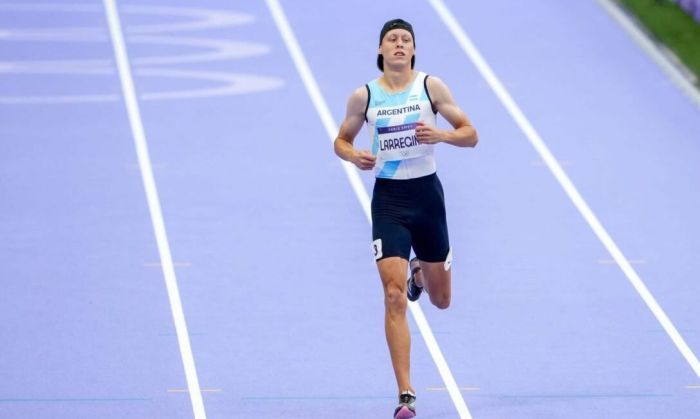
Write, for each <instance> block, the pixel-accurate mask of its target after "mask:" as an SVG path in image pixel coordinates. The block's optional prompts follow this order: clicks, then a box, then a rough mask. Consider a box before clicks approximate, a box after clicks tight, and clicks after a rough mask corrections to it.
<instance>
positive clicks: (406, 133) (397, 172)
mask: <svg viewBox="0 0 700 419" xmlns="http://www.w3.org/2000/svg"><path fill="white" fill-rule="evenodd" d="M427 78H428V75H427V74H425V73H422V72H421V73H418V75H417V76H416V78H415V80H414V81H413V83H412V84H411V86H409V87H408V88H407V89H406V90H404V91H403V92H398V93H388V92H387V91H385V90H384V89H382V88H381V87H380V86H379V83H378V80H379V79H375V80H372V81H371V82H369V83H368V84H367V89H368V91H369V101H368V103H367V111H366V112H365V117H366V118H367V127H368V128H369V134H370V138H371V139H372V154H373V155H375V156H377V161H376V164H375V166H374V174H375V176H376V177H378V178H385V179H413V178H417V177H422V176H427V175H430V174H432V173H435V170H436V166H435V157H434V155H433V145H432V144H420V143H418V140H417V139H416V122H418V121H422V122H425V123H426V124H427V125H432V126H435V122H436V115H435V112H434V111H433V104H432V102H431V101H430V97H429V96H428V92H427V90H426V88H425V85H426V79H427Z"/></svg>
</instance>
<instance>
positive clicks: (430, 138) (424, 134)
mask: <svg viewBox="0 0 700 419" xmlns="http://www.w3.org/2000/svg"><path fill="white" fill-rule="evenodd" d="M444 136H445V133H444V132H443V131H442V130H439V129H437V128H435V127H434V126H432V125H428V124H426V123H425V122H423V121H418V122H416V138H417V139H418V142H419V143H421V144H436V143H439V142H441V141H443V138H444Z"/></svg>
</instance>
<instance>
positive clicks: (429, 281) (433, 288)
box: [420, 261, 452, 299]
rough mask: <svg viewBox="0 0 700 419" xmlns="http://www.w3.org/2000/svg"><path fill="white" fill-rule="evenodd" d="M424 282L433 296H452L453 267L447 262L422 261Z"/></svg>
mask: <svg viewBox="0 0 700 419" xmlns="http://www.w3.org/2000/svg"><path fill="white" fill-rule="evenodd" d="M420 267H421V272H422V273H423V278H424V281H423V284H424V285H427V287H428V294H429V295H430V296H431V298H436V297H441V298H448V299H449V298H450V296H451V294H452V269H451V266H450V264H449V263H445V262H424V261H420Z"/></svg>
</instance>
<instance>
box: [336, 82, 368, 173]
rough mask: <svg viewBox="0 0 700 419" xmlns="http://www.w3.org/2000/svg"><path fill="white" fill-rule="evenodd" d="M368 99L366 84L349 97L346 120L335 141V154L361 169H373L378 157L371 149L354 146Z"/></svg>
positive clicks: (363, 118)
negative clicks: (358, 148) (359, 148)
mask: <svg viewBox="0 0 700 419" xmlns="http://www.w3.org/2000/svg"><path fill="white" fill-rule="evenodd" d="M368 99H369V98H368V97H367V89H366V88H365V87H364V86H363V87H361V88H359V89H357V90H355V91H354V92H353V93H352V95H351V96H350V99H348V107H347V111H346V114H345V120H343V123H342V124H341V125H340V131H339V132H338V136H337V137H336V138H335V142H334V143H333V146H334V148H335V154H337V155H338V157H340V158H341V159H343V160H345V161H349V162H350V163H352V164H354V165H355V166H357V167H358V168H359V169H361V170H370V169H372V168H373V167H374V163H375V161H376V159H377V158H376V157H375V156H373V155H372V153H371V152H370V151H369V150H356V149H355V148H354V147H353V143H354V141H355V137H356V136H357V133H358V132H360V129H361V128H362V124H364V122H365V109H366V108H367V100H368Z"/></svg>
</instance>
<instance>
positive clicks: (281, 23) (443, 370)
mask: <svg viewBox="0 0 700 419" xmlns="http://www.w3.org/2000/svg"><path fill="white" fill-rule="evenodd" d="M266 2H267V5H268V7H269V9H270V12H271V14H272V17H273V18H274V20H275V23H276V25H277V28H278V29H279V31H280V34H281V35H282V38H283V39H284V43H285V44H286V46H287V49H288V50H289V54H290V55H291V56H292V60H293V61H294V65H295V66H296V68H297V72H298V73H299V76H300V77H301V79H302V81H303V83H304V86H305V87H306V90H307V92H308V94H309V96H310V97H311V101H312V102H313V104H314V107H315V108H316V112H317V113H318V116H319V117H320V118H321V122H322V123H323V126H324V128H325V129H326V133H327V134H328V137H329V139H330V140H331V142H333V141H334V140H335V135H336V134H337V133H338V127H337V126H336V123H335V121H334V119H333V116H332V114H331V111H330V109H329V108H328V105H327V104H326V100H325V99H324V97H323V94H322V93H321V89H320V88H319V87H318V83H316V79H315V78H314V75H313V73H312V72H311V68H310V67H309V64H308V62H307V61H306V58H305V57H304V53H303V52H302V50H301V47H300V46H299V42H298V41H297V39H296V36H295V35H294V32H293V31H292V27H291V25H290V24H289V21H288V20H287V17H286V16H285V14H284V10H283V9H282V6H281V5H280V3H279V2H278V0H266ZM341 162H342V165H343V168H344V170H345V173H346V175H347V177H348V180H349V181H350V184H351V185H352V188H353V190H354V191H355V196H357V199H358V200H359V201H360V205H362V209H363V211H364V213H365V216H366V217H367V220H368V221H369V223H370V224H371V223H372V215H371V210H370V198H369V194H368V193H367V190H366V189H365V187H364V185H363V184H362V180H361V179H360V175H359V174H358V173H357V170H355V167H354V166H353V165H352V164H350V163H348V162H346V161H342V160H341ZM409 308H410V310H411V314H412V315H413V319H414V320H415V322H416V324H417V325H418V329H419V330H420V331H421V335H422V336H423V340H424V341H425V344H426V346H427V347H428V350H429V351H430V355H431V356H432V357H433V362H435V365H436V366H437V368H438V371H439V372H440V376H441V377H442V380H443V381H444V383H445V386H446V387H447V389H448V391H449V393H450V397H451V398H452V402H453V403H454V405H455V407H456V408H457V412H458V413H459V415H460V417H461V418H469V419H471V417H472V416H471V414H470V413H469V409H468V408H467V404H466V403H465V401H464V398H463V397H462V394H461V393H460V391H459V389H458V388H457V383H456V382H455V379H454V376H453V375H452V371H450V368H449V366H448V365H447V361H446V360H445V357H444V356H443V354H442V351H441V350H440V347H439V346H438V343H437V341H436V340H435V336H434V335H433V332H432V330H431V329H430V325H429V324H428V321H427V319H426V318H425V314H424V313H423V310H422V309H421V307H420V305H419V304H417V303H414V302H411V303H409Z"/></svg>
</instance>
